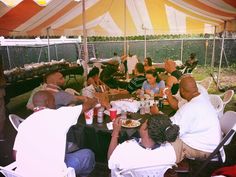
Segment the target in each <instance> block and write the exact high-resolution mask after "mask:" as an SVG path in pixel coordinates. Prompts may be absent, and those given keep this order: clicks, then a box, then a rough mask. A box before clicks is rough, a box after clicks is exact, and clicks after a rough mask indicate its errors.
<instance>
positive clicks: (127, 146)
mask: <svg viewBox="0 0 236 177" xmlns="http://www.w3.org/2000/svg"><path fill="white" fill-rule="evenodd" d="M121 125H122V121H121V120H120V119H119V118H117V119H116V120H115V121H114V123H113V132H112V138H111V142H110V146H109V149H108V155H107V156H108V166H109V168H110V169H111V170H112V173H113V172H114V170H116V169H120V170H122V169H129V168H138V167H145V166H154V165H164V164H170V165H167V166H166V167H167V168H166V169H168V168H169V167H171V164H175V162H176V155H175V151H174V148H173V147H172V145H171V142H174V141H175V140H176V138H177V136H178V134H179V127H178V126H177V125H174V124H172V123H171V121H170V119H169V118H168V117H167V116H165V115H161V114H158V115H153V116H150V117H149V118H148V119H147V120H146V121H145V122H144V123H143V124H142V125H141V127H140V130H139V133H140V137H141V138H140V139H132V140H128V141H125V142H123V143H122V144H118V138H119V132H120V129H121Z"/></svg>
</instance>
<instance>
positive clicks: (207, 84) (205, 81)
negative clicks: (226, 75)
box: [197, 77, 213, 90]
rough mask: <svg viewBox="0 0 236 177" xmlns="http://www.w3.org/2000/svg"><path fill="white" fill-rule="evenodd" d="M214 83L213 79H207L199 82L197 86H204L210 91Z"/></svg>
mask: <svg viewBox="0 0 236 177" xmlns="http://www.w3.org/2000/svg"><path fill="white" fill-rule="evenodd" d="M212 81H213V79H212V77H206V78H205V79H203V80H201V81H197V84H200V85H202V86H203V87H204V88H205V89H206V90H208V89H209V88H210V85H211V83H212Z"/></svg>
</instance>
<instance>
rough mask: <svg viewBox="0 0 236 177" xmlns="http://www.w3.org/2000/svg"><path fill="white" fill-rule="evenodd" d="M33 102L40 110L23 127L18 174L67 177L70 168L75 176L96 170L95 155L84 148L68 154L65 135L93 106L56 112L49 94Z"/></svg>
mask: <svg viewBox="0 0 236 177" xmlns="http://www.w3.org/2000/svg"><path fill="white" fill-rule="evenodd" d="M33 103H34V105H35V106H37V107H36V108H37V109H35V110H37V111H36V112H34V113H33V114H32V115H30V116H29V117H28V118H27V119H26V120H24V121H23V122H22V123H21V124H20V126H19V129H18V133H17V136H16V139H15V143H14V147H13V149H14V152H15V156H16V162H17V171H19V173H20V174H22V176H24V177H47V176H50V177H64V176H65V171H66V169H67V166H70V167H73V168H74V169H75V172H76V174H79V175H81V176H87V175H88V174H89V173H90V172H91V171H92V170H93V168H94V163H95V160H94V153H93V152H92V151H91V150H89V149H82V150H78V151H75V152H72V153H70V154H66V155H65V147H66V134H67V131H68V130H69V128H70V127H71V126H72V125H74V124H76V123H77V119H78V118H79V115H80V113H81V111H82V109H83V110H86V109H89V108H91V106H94V104H93V103H91V102H90V103H89V105H83V106H82V105H78V106H73V107H72V106H71V107H61V108H59V109H55V99H54V96H53V95H52V94H51V93H50V92H48V91H39V92H37V93H35V94H34V97H33Z"/></svg>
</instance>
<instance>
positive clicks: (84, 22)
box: [82, 0, 88, 77]
mask: <svg viewBox="0 0 236 177" xmlns="http://www.w3.org/2000/svg"><path fill="white" fill-rule="evenodd" d="M82 9H83V13H82V18H83V46H84V65H83V67H84V76H85V77H87V74H88V45H87V30H86V12H85V0H82Z"/></svg>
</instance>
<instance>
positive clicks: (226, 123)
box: [219, 111, 236, 145]
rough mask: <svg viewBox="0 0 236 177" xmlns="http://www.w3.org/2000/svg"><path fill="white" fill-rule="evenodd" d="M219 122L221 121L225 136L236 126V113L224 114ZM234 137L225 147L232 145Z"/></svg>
mask: <svg viewBox="0 0 236 177" xmlns="http://www.w3.org/2000/svg"><path fill="white" fill-rule="evenodd" d="M219 120H220V126H221V131H222V133H224V135H226V134H227V133H228V132H229V131H230V130H231V129H232V127H233V126H234V125H236V112H234V111H227V112H225V113H224V115H223V116H222V117H220V119H219ZM232 137H233V136H232ZM232 137H231V138H230V139H228V141H227V142H226V143H225V145H227V144H229V143H230V141H231V140H232Z"/></svg>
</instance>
